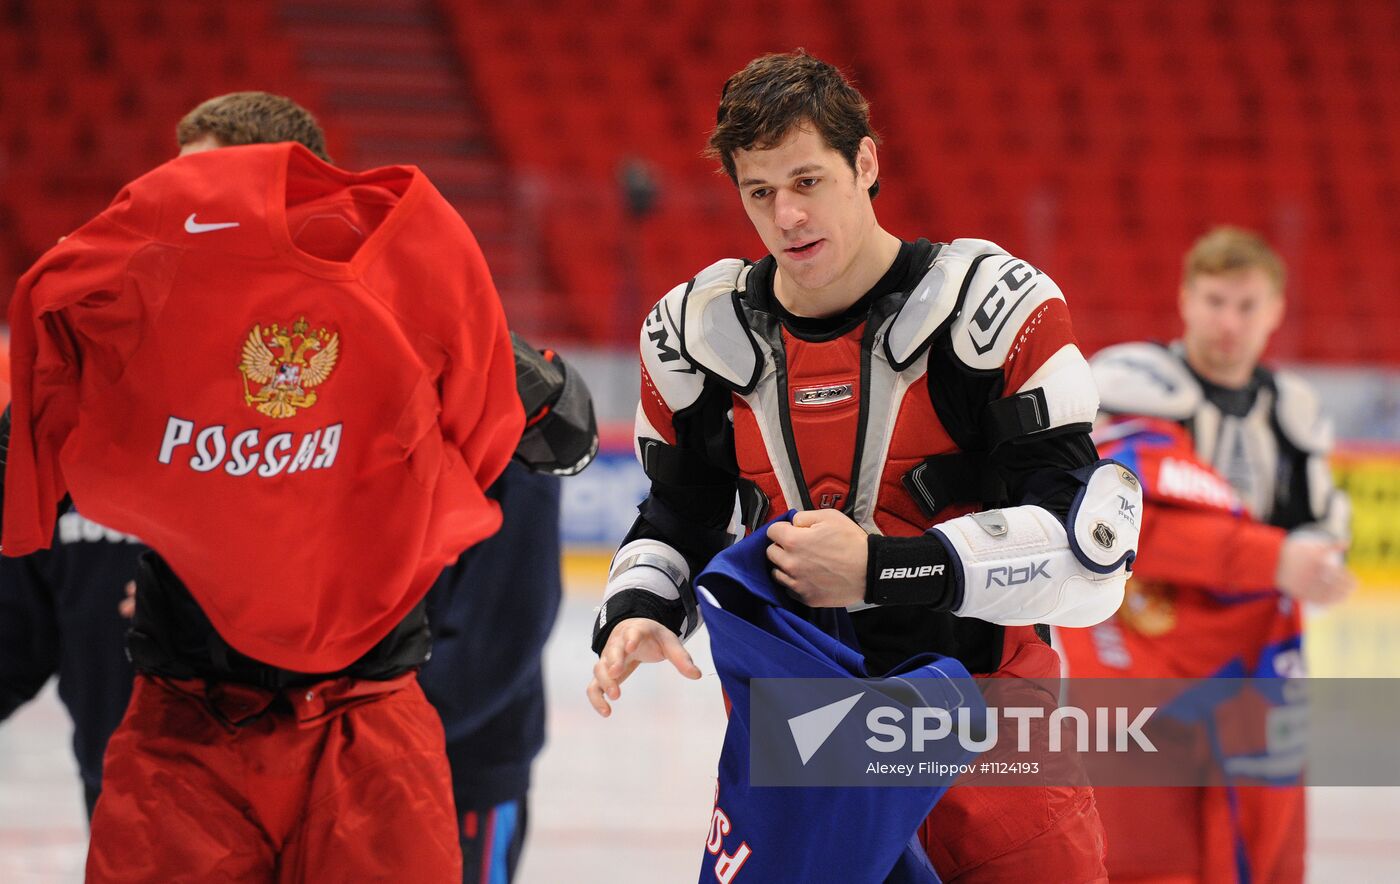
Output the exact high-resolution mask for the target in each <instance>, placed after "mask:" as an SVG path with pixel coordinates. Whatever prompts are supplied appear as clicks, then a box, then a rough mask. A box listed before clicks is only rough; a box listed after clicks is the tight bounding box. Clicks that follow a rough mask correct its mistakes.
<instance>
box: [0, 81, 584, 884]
mask: <svg viewBox="0 0 1400 884" xmlns="http://www.w3.org/2000/svg"><path fill="white" fill-rule="evenodd" d="M176 139H177V143H178V144H179V146H180V148H181V151H182V154H188V153H193V152H199V151H202V150H207V149H214V148H220V147H226V146H229V145H230V144H240V143H252V144H259V143H269V142H278V141H297V142H299V143H301V144H303V145H304V146H306V147H307V148H308V149H309V150H312V151H313V152H316V153H317V154H318V155H321V156H322V157H323V158H325V156H324V151H325V139H324V135H323V133H322V131H321V128H320V126H319V125H318V124H317V123H316V121H315V120H314V118H313V117H312V116H311V114H310V113H309V112H308V111H306V110H305V109H304V108H301V107H300V106H298V105H297V104H295V103H294V102H291V101H290V100H288V99H285V98H282V97H280V96H273V95H268V94H266V93H234V94H231V95H225V96H220V97H218V98H215V99H211V100H209V101H207V102H204V103H203V104H201V105H200V106H199V107H197V108H195V109H194V110H192V111H191V112H190V113H189V114H188V115H186V117H185V118H184V119H183V120H181V122H180V125H179V126H178V127H177V132H176ZM514 343H515V361H516V377H517V388H518V390H519V393H520V396H521V398H522V402H523V404H524V406H525V411H526V415H527V423H528V429H527V431H526V433H525V435H524V437H523V438H522V440H521V441H520V443H519V445H518V446H517V448H516V457H515V459H516V460H517V461H518V463H516V464H512V465H511V466H510V467H508V468H507V469H506V470H505V472H504V473H502V475H501V478H500V479H499V480H497V482H496V483H495V484H494V485H492V486H491V488H490V489H488V492H487V495H488V497H490V498H491V499H492V500H494V501H497V502H498V503H500V504H501V509H502V513H503V517H504V521H503V524H502V527H501V531H500V532H499V533H497V534H496V535H495V536H493V537H492V538H490V539H488V540H487V541H484V542H483V543H481V544H478V545H477V546H475V547H473V548H472V549H470V550H468V551H467V552H465V553H463V555H462V557H461V558H460V559H459V561H458V562H456V563H455V564H453V565H451V566H449V567H448V568H447V570H445V571H444V572H443V573H442V575H441V576H440V577H439V578H438V580H437V581H436V582H435V583H434V584H433V587H432V589H431V590H430V591H429V594H428V613H429V624H430V626H431V627H432V630H433V642H434V654H433V656H432V658H431V659H430V660H429V661H428V662H427V663H426V664H424V666H423V668H422V670H421V671H420V674H419V680H420V682H421V683H422V686H423V690H424V693H425V695H426V696H427V697H428V700H429V702H431V703H432V704H433V706H434V708H435V709H437V711H438V713H439V715H440V716H441V717H442V718H443V723H444V729H445V730H446V733H447V746H448V760H449V762H450V766H451V770H452V783H453V793H454V799H455V803H456V805H457V808H458V813H457V816H458V821H459V824H460V832H461V843H462V851H463V880H464V881H478V880H480V881H489V880H499V879H500V876H501V875H502V874H503V873H504V875H505V876H506V878H507V879H508V878H509V876H510V874H511V873H512V872H513V870H514V868H515V865H516V863H517V861H518V858H519V854H520V850H521V847H522V844H523V840H524V835H525V831H526V822H527V812H526V807H527V804H526V792H527V789H528V785H529V775H530V765H531V762H532V761H533V759H534V757H535V755H536V754H538V752H539V750H540V748H541V746H542V744H543V741H544V694H543V684H542V676H541V673H540V655H541V653H542V650H543V644H544V640H545V638H546V637H547V636H548V634H549V631H550V628H551V626H552V624H553V622H554V614H555V612H556V610H557V607H558V602H559V597H560V591H561V587H560V580H559V551H558V544H559V530H558V522H559V489H558V480H557V479H556V478H553V477H552V476H551V475H548V474H553V475H556V476H557V475H571V474H573V473H575V472H578V471H579V470H580V469H582V468H583V467H584V466H585V465H586V464H587V463H588V462H589V461H590V460H591V458H592V455H593V453H594V452H595V451H596V447H597V432H596V427H595V425H594V423H593V417H592V407H591V397H590V395H589V393H588V390H587V388H586V387H585V386H584V385H583V383H582V381H581V380H580V379H579V378H578V376H577V374H576V373H575V372H573V371H572V370H571V369H570V368H569V367H568V366H567V365H566V364H565V363H564V362H563V361H562V360H560V359H559V358H558V356H557V355H556V354H554V353H553V352H552V351H546V352H545V353H543V354H542V353H540V352H538V351H536V350H534V349H533V348H531V347H530V346H529V345H528V344H526V343H525V342H524V341H522V340H520V339H519V338H518V337H516V338H515V339H514ZM4 367H5V368H6V369H8V359H6V360H4ZM6 393H7V394H8V390H6ZM7 400H8V395H7V396H6V404H8V401H7ZM532 472H537V473H541V474H542V475H531V473H532ZM145 549H146V548H145V547H144V546H143V545H141V544H140V543H139V542H138V541H137V539H136V538H133V537H129V536H126V535H122V534H120V533H118V532H115V531H112V530H110V529H107V528H104V527H103V526H100V525H97V524H96V523H93V522H91V521H90V520H87V519H85V518H83V517H82V516H81V515H79V514H78V513H76V512H70V513H67V514H65V515H64V516H63V517H62V518H61V519H60V524H59V530H58V531H57V532H56V534H55V540H54V547H53V549H51V550H41V551H39V552H36V553H33V554H31V555H29V556H25V557H23V558H19V559H11V558H4V559H2V560H0V611H3V612H4V616H3V617H0V633H2V634H3V635H4V636H8V638H7V639H6V640H5V641H3V642H0V719H3V718H4V717H5V716H7V715H8V714H9V713H10V712H11V711H13V709H14V708H15V707H17V706H18V705H19V704H20V703H23V702H25V701H27V700H28V699H29V698H31V697H32V696H33V695H34V694H35V693H36V692H37V691H38V689H39V688H40V687H41V686H42V685H43V683H44V682H45V681H47V679H48V678H49V677H50V676H51V675H52V674H54V673H58V675H59V693H60V696H61V697H62V699H63V701H64V704H65V705H66V706H67V707H68V710H69V713H70V715H71V716H72V718H73V722H74V752H75V755H76V756H77V760H78V765H79V770H80V773H81V775H82V779H83V784H84V791H85V797H86V800H87V804H88V812H89V815H91V812H92V808H93V804H94V803H95V801H96V799H97V795H98V793H99V791H100V788H101V771H102V754H103V751H104V750H105V748H106V745H107V741H108V739H109V737H110V736H111V733H112V731H113V730H114V729H115V728H116V726H117V724H118V723H119V721H120V719H121V716H122V713H123V712H124V711H125V709H126V706H127V702H128V700H129V698H130V695H131V683H132V676H133V672H132V668H131V664H130V662H129V661H128V660H127V659H126V654H125V645H126V625H127V624H126V621H125V620H123V619H122V618H121V617H120V616H118V609H117V606H116V603H115V602H116V599H118V598H120V596H121V586H122V584H123V582H125V581H126V580H128V579H129V578H130V577H131V576H133V575H135V573H136V563H137V560H138V557H139V556H140V555H141V554H142V553H143V552H144V551H145ZM132 588H133V589H134V585H133V586H132ZM123 608H124V610H125V616H126V617H127V618H130V617H131V615H132V611H133V610H134V605H133V604H131V603H130V602H127V603H124V605H123ZM506 647H509V649H510V650H509V653H508V654H506V653H503V651H504V649H505V648H506ZM507 667H508V671H502V670H503V669H506V668H507Z"/></svg>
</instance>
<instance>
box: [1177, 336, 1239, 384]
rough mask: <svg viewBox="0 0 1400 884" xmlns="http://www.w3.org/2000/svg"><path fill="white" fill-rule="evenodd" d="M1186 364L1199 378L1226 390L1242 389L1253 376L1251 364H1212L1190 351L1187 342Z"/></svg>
mask: <svg viewBox="0 0 1400 884" xmlns="http://www.w3.org/2000/svg"><path fill="white" fill-rule="evenodd" d="M1186 364H1187V365H1189V366H1191V370H1192V371H1194V372H1195V373H1196V374H1197V375H1198V376H1200V377H1201V378H1203V379H1205V380H1207V381H1209V382H1210V383H1212V384H1215V385H1216V386H1217V387H1224V388H1225V389H1227V390H1243V389H1244V388H1245V387H1246V386H1248V385H1249V381H1250V379H1251V378H1253V377H1254V366H1253V365H1252V364H1247V363H1241V364H1238V365H1216V364H1212V363H1211V362H1210V361H1209V360H1206V359H1203V358H1201V356H1200V354H1198V353H1194V352H1192V350H1191V346H1190V345H1189V344H1188V345H1187V346H1186Z"/></svg>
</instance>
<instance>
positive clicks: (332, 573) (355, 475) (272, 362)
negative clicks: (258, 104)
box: [4, 144, 523, 672]
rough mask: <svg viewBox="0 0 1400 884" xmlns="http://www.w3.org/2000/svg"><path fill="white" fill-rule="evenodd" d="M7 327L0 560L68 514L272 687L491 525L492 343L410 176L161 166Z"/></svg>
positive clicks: (503, 397) (265, 157)
mask: <svg viewBox="0 0 1400 884" xmlns="http://www.w3.org/2000/svg"><path fill="white" fill-rule="evenodd" d="M10 325H11V330H12V331H11V334H12V337H11V366H12V375H13V377H12V381H13V387H14V389H13V396H14V403H13V420H14V427H13V431H12V434H11V439H10V456H9V465H8V469H7V472H6V482H5V501H4V505H5V520H4V552H5V554H7V555H23V554H25V553H28V552H32V551H33V550H35V549H39V548H41V547H46V546H48V545H49V538H50V536H51V534H52V531H53V521H54V517H55V515H56V511H57V507H58V504H59V501H60V500H61V499H62V497H63V495H64V493H65V492H68V493H71V494H72V496H73V499H74V501H75V503H76V504H77V506H78V507H79V509H81V510H82V512H83V513H84V514H85V515H87V516H89V517H90V518H93V519H96V520H98V521H100V522H102V523H103V524H106V525H108V526H110V527H112V528H115V529H117V530H119V531H123V532H127V533H131V534H135V535H137V536H139V537H141V538H142V539H143V540H145V541H146V542H147V543H149V544H150V545H151V546H153V547H154V548H155V549H156V550H158V551H159V552H160V554H161V555H162V556H164V558H165V559H166V560H167V561H168V562H169V563H170V565H171V567H172V568H173V569H174V570H175V573H177V574H178V575H179V576H180V577H181V578H182V579H183V581H184V582H185V583H186V585H187V586H188V587H189V589H190V592H191V593H192V594H193V595H194V597H195V599H196V600H197V601H198V602H199V604H200V606H201V607H202V608H203V609H204V611H205V613H206V614H207V615H208V616H209V619H210V621H212V623H213V624H214V627H215V628H216V629H217V630H218V631H219V633H220V635H222V636H223V637H224V638H225V639H226V640H227V641H228V642H229V644H231V645H232V646H233V647H234V648H236V649H237V650H239V651H240V652H242V653H244V654H247V655H248V656H251V657H253V658H256V659H258V660H261V661H263V662H265V663H269V664H272V665H274V666H279V667H282V668H285V669H291V670H296V671H300V672H331V671H335V670H337V669H340V668H342V667H344V666H346V665H348V664H350V663H351V662H353V661H354V660H355V659H356V658H358V657H359V656H361V655H362V654H363V653H364V652H365V651H367V650H368V649H369V648H370V647H371V646H373V645H374V644H375V643H376V642H377V641H378V640H379V639H381V638H382V637H383V636H385V635H386V634H387V633H388V632H389V631H390V630H391V629H392V628H393V627H394V626H395V625H396V624H397V623H398V622H399V621H400V620H401V619H402V618H403V617H404V616H405V615H406V614H407V613H408V611H409V610H410V609H411V608H412V607H413V606H414V605H415V604H416V603H417V602H418V601H419V599H420V598H421V597H422V595H423V593H424V592H425V591H426V590H427V588H428V586H429V585H430V584H431V583H432V582H433V579H434V578H435V577H436V576H437V574H438V572H439V571H440V570H441V569H442V568H443V567H444V566H445V565H446V564H447V563H449V562H451V561H452V560H454V559H455V558H456V557H457V555H458V554H459V553H460V552H461V551H462V550H463V549H465V548H466V547H468V546H470V545H471V544H473V543H475V542H477V541H478V540H481V539H482V538H484V537H486V536H488V535H490V534H491V533H493V532H494V531H495V530H496V528H497V527H498V526H499V524H500V513H499V510H498V509H497V507H496V505H495V504H493V503H491V502H490V501H488V500H487V499H486V497H485V496H484V495H483V493H482V489H484V488H485V487H486V486H487V485H489V484H490V483H491V482H492V481H493V480H494V479H495V478H496V476H497V475H498V474H499V473H500V471H501V470H502V469H503V468H504V467H505V465H506V463H507V461H508V460H509V458H510V456H511V453H512V451H513V450H514V448H515V445H516V443H517V441H518V440H519V436H520V431H521V427H522V425H523V415H522V411H521V406H520V402H519V399H518V397H517V395H516V392H515V374H514V368H513V364H512V357H511V346H510V341H509V339H508V336H507V334H506V325H505V318H504V315H503V313H502V310H501V305H500V301H499V298H498V296H497V294H496V290H495V287H494V286H493V284H492V282H491V278H490V275H489V273H488V271H487V268H486V264H485V261H484V260H483V259H482V256H481V251H480V249H479V248H478V246H477V244H476V241H475V240H474V239H473V237H472V235H471V232H470V231H469V230H468V229H467V226H466V225H465V224H464V223H463V222H462V219H461V218H460V217H459V216H458V215H457V213H456V212H455V211H454V210H453V209H452V208H451V206H449V205H448V204H447V202H446V201H445V200H444V199H443V198H442V196H441V195H440V194H439V193H438V192H437V191H436V190H435V189H434V188H433V186H432V185H431V184H430V183H429V182H428V181H427V179H426V178H425V177H424V176H423V174H422V173H421V172H419V171H418V170H417V169H416V168H413V167H408V166H398V167H388V168H383V169H376V170H372V171H369V172H364V173H350V172H345V171H342V170H340V169H336V168H334V167H332V166H329V165H326V164H325V163H322V162H320V161H319V160H317V159H316V158H315V157H314V156H313V155H312V154H311V153H310V152H309V151H307V150H306V149H305V148H303V147H301V146H300V145H294V144H277V145H259V146H251V147H236V148H224V149H220V150H215V151H209V152H206V153H200V154H194V155H192V156H188V157H184V158H181V159H177V160H174V161H172V162H169V163H166V164H165V165H163V166H161V167H160V168H158V169H156V170H154V171H153V172H151V173H149V174H147V175H145V176H143V177H142V178H139V179H137V180H136V181H135V182H133V183H132V184H130V185H129V186H127V188H126V189H124V190H123V191H122V192H121V194H119V195H118V197H117V199H116V200H115V201H114V202H113V203H112V205H111V206H110V207H108V209H107V210H106V211H105V212H103V213H102V214H101V215H100V216H98V217H97V218H96V219H94V220H93V221H91V222H90V223H88V224H87V225H85V226H84V227H82V228H81V229H80V230H78V231H77V232H76V233H74V234H73V235H72V236H70V237H68V238H67V239H66V240H64V241H63V242H62V243H60V244H59V245H58V246H57V247H55V248H54V249H52V250H51V251H49V252H48V253H47V254H46V255H45V256H44V257H43V258H42V259H40V261H39V263H38V264H37V265H35V266H34V267H33V268H32V269H31V270H30V271H29V272H28V273H26V274H25V275H24V277H23V278H22V279H21V280H20V283H19V286H18V288H17V289H16V292H15V297H14V301H13V303H12V305H11V309H10Z"/></svg>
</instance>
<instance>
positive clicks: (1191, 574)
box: [1100, 418, 1286, 592]
mask: <svg viewBox="0 0 1400 884" xmlns="http://www.w3.org/2000/svg"><path fill="white" fill-rule="evenodd" d="M1114 426H1116V427H1118V428H1119V431H1120V432H1123V433H1126V435H1124V436H1122V437H1121V438H1118V439H1115V440H1113V441H1111V442H1107V443H1104V444H1103V445H1101V446H1100V447H1101V450H1102V452H1103V454H1104V456H1105V457H1113V458H1117V459H1119V460H1121V461H1123V462H1124V463H1127V464H1128V465H1129V466H1131V467H1132V468H1133V469H1134V471H1135V472H1137V474H1138V476H1139V478H1141V479H1142V483H1143V492H1144V500H1143V504H1144V509H1145V512H1144V513H1143V534H1142V541H1141V544H1140V546H1139V552H1138V557H1137V561H1136V562H1134V563H1133V573H1134V574H1135V575H1136V576H1139V577H1143V578H1145V579H1148V580H1158V581H1164V582H1169V583H1177V584H1182V585H1188V586H1197V587H1201V588H1203V589H1211V590H1217V591H1222V592H1261V591H1266V590H1271V589H1274V588H1275V583H1274V576H1275V574H1276V572H1277V570H1278V557H1279V551H1280V550H1281V548H1282V546H1283V540H1284V536H1285V533H1286V532H1284V531H1283V529H1281V528H1275V527H1273V526H1270V525H1265V524H1261V523H1259V522H1256V521H1254V520H1253V519H1251V518H1250V517H1249V514H1248V513H1247V512H1246V511H1245V510H1244V508H1243V506H1241V504H1240V502H1239V498H1238V496H1237V495H1236V494H1235V492H1234V490H1233V489H1232V488H1231V487H1230V484H1229V483H1228V482H1226V481H1225V480H1224V479H1223V478H1222V477H1221V476H1220V475H1219V474H1218V473H1216V472H1215V471H1214V470H1212V469H1211V468H1210V467H1209V466H1208V465H1207V464H1205V463H1203V462H1202V461H1201V460H1200V459H1199V458H1197V457H1196V453H1195V450H1194V448H1193V446H1192V443H1191V439H1190V437H1189V436H1188V435H1187V434H1186V431H1185V430H1184V429H1182V428H1181V427H1180V426H1179V425H1177V424H1174V423H1172V422H1170V421H1163V420H1155V419H1146V418H1135V419H1133V420H1131V421H1128V422H1120V423H1118V424H1116V425H1114Z"/></svg>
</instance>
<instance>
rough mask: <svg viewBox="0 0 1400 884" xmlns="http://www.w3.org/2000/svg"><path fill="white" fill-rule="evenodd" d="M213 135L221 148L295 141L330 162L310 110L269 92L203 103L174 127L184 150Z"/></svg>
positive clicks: (233, 95) (232, 93)
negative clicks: (194, 142) (189, 145)
mask: <svg viewBox="0 0 1400 884" xmlns="http://www.w3.org/2000/svg"><path fill="white" fill-rule="evenodd" d="M205 135H213V136H214V137H215V138H217V139H219V141H220V143H221V144H222V145H223V146H224V147H236V146H238V145H242V144H274V143H276V142H279V141H295V142H297V143H299V144H301V145H303V146H304V147H305V148H306V149H307V150H309V151H311V152H312V153H314V154H315V155H316V156H318V157H320V158H321V159H323V160H325V161H326V162H328V163H329V162H330V161H331V158H330V156H329V155H328V154H327V153H326V133H325V132H323V131H321V125H320V124H319V123H317V122H316V118H315V117H314V116H312V115H311V111H309V110H307V109H306V108H304V107H302V106H301V105H299V104H297V103H296V102H295V101H292V100H291V99H290V98H284V97H283V96H281V95H273V94H271V93H269V92H230V93H229V94H227V95H220V96H218V97H217V98H211V99H209V100H208V101H205V102H202V103H201V104H200V105H199V106H198V107H196V108H195V109H194V110H192V111H190V112H189V113H187V114H185V117H184V119H182V120H181V121H180V122H179V124H178V125H176V127H175V143H176V144H178V145H179V146H180V147H184V146H185V145H186V144H189V143H190V142H191V141H197V140H199V139H200V138H203V137H204V136H205Z"/></svg>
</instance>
